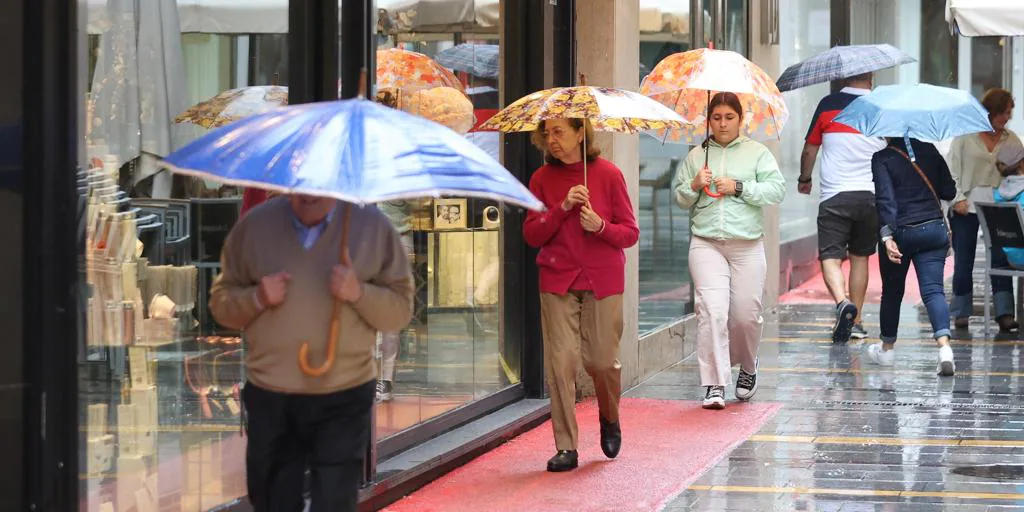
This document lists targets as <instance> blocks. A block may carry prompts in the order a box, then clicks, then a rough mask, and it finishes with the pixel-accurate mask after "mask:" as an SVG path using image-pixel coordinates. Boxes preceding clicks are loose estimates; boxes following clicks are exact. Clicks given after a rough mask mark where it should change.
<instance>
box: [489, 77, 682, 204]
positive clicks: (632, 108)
mask: <svg viewBox="0 0 1024 512" xmlns="http://www.w3.org/2000/svg"><path fill="white" fill-rule="evenodd" d="M581 81H583V80H581ZM546 119H586V120H588V121H589V122H590V124H591V126H593V127H594V129H595V130H598V131H605V132H620V133H640V132H647V131H652V130H680V129H682V128H683V127H684V125H685V124H686V121H685V120H684V119H683V118H682V117H680V116H679V114H676V113H675V112H673V111H672V109H670V108H667V107H665V106H663V105H660V104H659V103H658V102H657V101H654V100H652V99H650V98H647V97H645V96H643V95H640V94H637V93H635V92H630V91H623V90H619V89H608V88H604V87H589V86H585V85H582V86H577V87H560V88H555V89H546V90H543V91H538V92H535V93H533V94H530V95H528V96H525V97H523V98H520V99H518V100H516V102H515V103H513V104H511V105H509V106H507V107H505V109H504V110H502V111H501V112H498V113H497V114H495V115H494V116H493V117H491V118H490V119H489V120H488V121H487V122H485V123H484V124H482V125H481V126H480V128H479V131H499V132H527V131H533V130H536V129H537V127H538V126H540V123H541V121H544V120H546ZM584 133H585V132H584ZM584 162H586V160H584ZM585 171H586V165H585V164H584V184H586V181H585V180H586V172H585Z"/></svg>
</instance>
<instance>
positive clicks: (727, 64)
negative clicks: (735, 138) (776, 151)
mask: <svg viewBox="0 0 1024 512" xmlns="http://www.w3.org/2000/svg"><path fill="white" fill-rule="evenodd" d="M716 92H732V93H735V94H736V95H737V96H738V97H739V99H740V102H741V103H742V104H743V110H744V112H743V127H742V132H743V134H744V135H746V136H748V137H751V138H754V139H762V140H764V139H771V138H775V137H778V136H779V134H780V133H781V132H782V127H783V126H784V125H785V124H786V121H787V120H788V119H789V110H788V109H787V108H786V102H785V101H783V99H782V94H781V93H780V92H779V89H778V88H777V87H776V86H775V82H774V81H772V79H771V77H769V76H768V75H767V74H766V73H765V72H764V70H762V69H761V68H760V67H758V66H757V65H756V64H754V63H753V62H750V61H749V60H747V59H746V58H744V57H743V56H742V55H740V54H738V53H736V52H730V51H724V50H714V49H710V48H701V49H698V50H690V51H688V52H681V53H676V54H673V55H669V56H668V57H666V58H664V59H662V60H661V62H659V63H658V65H657V66H655V67H654V69H653V70H652V71H651V73H650V74H649V75H647V78H645V79H644V82H643V84H641V85H640V93H641V94H643V95H645V96H648V97H650V98H652V99H654V100H656V101H658V102H659V103H661V104H662V105H666V106H668V107H670V108H672V109H673V110H675V111H676V112H678V113H679V114H680V115H682V117H683V119H685V120H687V121H688V122H689V124H687V125H684V126H683V127H682V128H681V129H675V130H670V131H668V132H659V133H658V134H657V135H658V137H659V138H662V139H663V140H665V141H668V142H680V143H686V144H690V145H696V144H699V143H701V142H703V141H704V139H705V138H707V128H706V120H707V115H708V112H707V109H708V102H709V100H710V99H711V95H712V94H714V93H716Z"/></svg>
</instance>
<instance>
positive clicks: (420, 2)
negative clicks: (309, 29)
mask: <svg viewBox="0 0 1024 512" xmlns="http://www.w3.org/2000/svg"><path fill="white" fill-rule="evenodd" d="M339 1H340V0H339ZM498 3H499V0H377V8H378V9H379V10H381V11H383V12H384V13H386V14H387V16H388V18H389V19H390V20H391V21H392V23H393V29H394V30H395V31H400V32H407V31H427V30H429V29H430V28H431V27H456V26H464V27H469V28H472V27H480V26H486V27H490V26H497V17H498ZM177 4H178V18H179V19H180V20H181V32H182V33H188V32H192V33H204V34H286V33H288V0H177ZM87 6H88V32H89V33H90V34H102V33H103V32H104V31H105V30H106V29H107V28H108V27H109V26H110V22H109V19H108V16H107V0H87ZM339 14H340V13H339ZM447 31H452V30H451V29H450V28H449V29H448V30H447Z"/></svg>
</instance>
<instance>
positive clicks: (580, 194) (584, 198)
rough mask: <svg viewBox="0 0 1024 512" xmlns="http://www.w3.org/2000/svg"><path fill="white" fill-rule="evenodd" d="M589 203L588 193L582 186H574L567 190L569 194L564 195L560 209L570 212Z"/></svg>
mask: <svg viewBox="0 0 1024 512" xmlns="http://www.w3.org/2000/svg"><path fill="white" fill-rule="evenodd" d="M589 202H590V191H589V190H587V187H585V186H583V185H576V186H575V187H572V188H571V189H569V193H568V194H566V196H565V200H564V201H562V209H563V210H565V211H570V210H572V209H573V208H575V207H577V206H579V205H581V204H587V203H589Z"/></svg>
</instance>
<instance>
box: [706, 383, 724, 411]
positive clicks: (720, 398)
mask: <svg viewBox="0 0 1024 512" xmlns="http://www.w3.org/2000/svg"><path fill="white" fill-rule="evenodd" d="M706 387H707V388H708V390H707V393H705V394H704V405H703V406H702V407H704V408H705V409H725V386H706Z"/></svg>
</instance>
